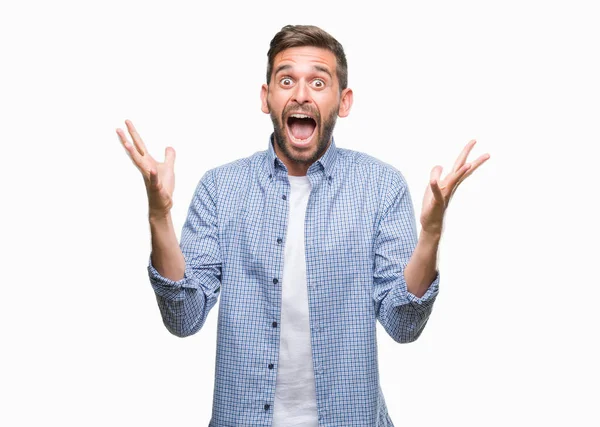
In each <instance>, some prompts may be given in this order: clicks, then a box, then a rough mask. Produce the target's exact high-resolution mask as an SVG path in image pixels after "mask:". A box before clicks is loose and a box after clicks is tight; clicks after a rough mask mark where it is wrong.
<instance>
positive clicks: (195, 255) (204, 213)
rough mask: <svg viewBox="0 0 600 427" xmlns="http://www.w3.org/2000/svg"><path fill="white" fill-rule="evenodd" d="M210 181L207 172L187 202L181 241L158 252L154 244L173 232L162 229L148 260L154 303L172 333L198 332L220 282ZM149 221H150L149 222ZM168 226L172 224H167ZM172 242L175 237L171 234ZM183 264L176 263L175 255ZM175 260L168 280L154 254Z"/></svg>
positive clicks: (189, 333) (211, 184)
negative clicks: (155, 301)
mask: <svg viewBox="0 0 600 427" xmlns="http://www.w3.org/2000/svg"><path fill="white" fill-rule="evenodd" d="M214 189H215V187H214V182H213V180H212V178H211V176H210V174H209V173H207V174H206V175H205V176H204V177H203V179H202V180H201V181H200V183H199V184H198V186H197V188H196V192H195V194H194V197H193V198H192V202H191V203H190V206H189V210H188V215H187V219H186V221H185V224H184V226H183V230H182V233H181V243H180V245H179V246H177V247H173V246H171V247H170V249H169V250H163V251H162V256H159V255H158V254H156V253H155V250H156V249H157V248H158V249H159V250H161V248H164V247H167V246H168V243H169V242H170V243H171V244H172V243H173V240H172V239H173V238H174V233H173V235H171V233H170V232H167V228H168V225H166V226H165V228H164V229H163V230H160V229H159V230H160V231H162V232H164V233H165V235H166V236H167V240H166V241H165V242H161V244H159V245H157V246H156V247H155V246H154V239H155V238H156V237H158V234H157V235H156V236H155V235H154V234H153V251H152V254H151V256H150V260H149V263H148V275H149V278H150V283H151V285H152V287H153V289H154V292H155V294H156V300H157V302H158V307H159V309H160V313H161V315H162V318H163V323H164V324H165V326H166V328H167V329H168V330H169V331H170V332H171V333H172V334H174V335H177V336H179V337H185V336H189V335H192V334H194V333H196V332H198V331H199V330H200V329H201V328H202V326H203V325H204V322H205V321H206V318H207V316H208V313H209V312H210V310H211V309H212V308H213V307H214V305H215V304H216V302H217V300H218V297H219V291H220V285H221V255H220V249H219V241H218V227H217V215H216V205H215V200H214V198H213V195H214ZM152 223H153V221H151V224H152ZM171 229H172V224H171ZM175 242H176V238H175ZM180 256H181V259H183V260H184V261H185V262H184V268H183V269H181V270H179V271H176V270H177V268H181V265H178V264H177V263H178V262H179V261H178V260H179V257H180ZM169 257H170V258H171V259H173V260H174V261H175V262H174V263H173V264H172V268H171V271H173V272H175V273H177V274H174V275H173V276H172V277H173V278H175V279H178V280H172V279H169V278H167V277H164V276H163V275H161V274H160V273H159V266H158V265H156V264H154V259H155V258H156V259H157V260H159V262H164V260H166V259H168V258H169Z"/></svg>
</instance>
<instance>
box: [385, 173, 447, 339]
mask: <svg viewBox="0 0 600 427" xmlns="http://www.w3.org/2000/svg"><path fill="white" fill-rule="evenodd" d="M382 206H383V209H382V216H381V219H380V221H379V224H378V228H377V231H376V233H377V234H376V237H375V249H374V250H375V260H374V277H373V282H374V294H373V299H374V303H375V310H376V315H377V319H379V321H380V323H381V325H382V326H383V328H384V329H385V330H386V332H387V333H388V334H389V335H390V336H391V337H392V338H393V339H394V340H395V341H397V342H399V343H408V342H412V341H414V340H416V339H417V338H418V337H419V336H420V335H421V332H422V331H423V329H424V327H425V325H426V323H427V320H428V319H429V315H430V314H431V310H432V308H433V303H434V301H435V299H436V297H437V295H438V286H439V272H438V273H437V274H436V277H435V279H434V280H433V282H432V283H431V284H430V286H429V288H428V289H427V291H426V292H425V294H424V295H423V296H422V297H420V298H419V297H417V296H415V295H413V294H412V293H411V292H409V291H408V289H407V286H406V281H405V279H404V269H405V268H406V265H407V264H408V261H409V260H410V257H411V256H412V253H413V252H414V250H415V247H416V245H417V230H416V224H415V214H414V210H413V205H412V200H411V197H410V193H409V191H408V186H407V184H406V181H405V180H404V178H403V177H402V175H400V173H399V172H397V174H396V175H394V177H393V178H392V179H391V184H390V187H389V189H388V191H387V193H386V194H385V196H384V200H383V205H382Z"/></svg>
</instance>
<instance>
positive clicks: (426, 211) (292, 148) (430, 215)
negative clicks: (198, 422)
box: [117, 26, 489, 427]
mask: <svg viewBox="0 0 600 427" xmlns="http://www.w3.org/2000/svg"><path fill="white" fill-rule="evenodd" d="M352 97H353V95H352V90H351V89H349V88H348V87H347V64H346V58H345V55H344V51H343V48H342V46H341V45H340V44H339V43H338V42H337V41H336V40H335V39H334V38H333V37H332V36H330V35H329V34H328V33H326V32H325V31H323V30H321V29H319V28H317V27H313V26H286V27H284V28H282V30H281V31H280V32H279V33H277V34H276V35H275V37H274V38H273V40H272V41H271V46H270V49H269V52H268V68H267V83H266V84H263V86H262V91H261V99H262V111H263V112H265V113H267V114H270V116H271V120H272V121H273V128H274V132H273V134H272V135H271V137H270V139H269V144H268V149H267V150H266V151H263V152H259V153H256V154H254V155H252V156H250V157H248V158H245V159H240V160H237V161H235V162H232V163H230V164H227V165H224V166H221V167H218V168H215V169H212V170H210V171H208V172H207V173H206V174H205V175H204V176H203V177H202V179H201V180H200V182H199V184H198V186H197V188H196V191H195V194H194V197H193V199H192V202H191V204H190V207H189V211H188V216H187V220H186V222H185V224H184V226H183V230H182V234H181V243H180V244H179V243H178V242H177V238H176V235H175V232H174V229H173V224H172V220H171V216H170V209H171V207H172V194H173V186H174V173H173V169H174V161H175V151H174V150H173V149H172V148H171V147H167V149H166V152H165V161H164V163H159V162H157V161H156V160H154V159H153V158H152V157H151V156H150V154H149V153H148V152H147V150H146V147H145V145H144V143H143V141H142V139H141V138H140V136H139V135H138V133H137V132H136V130H135V128H134V126H133V124H132V123H131V122H130V121H126V124H127V128H128V131H129V133H130V135H131V138H132V139H133V144H131V143H129V142H128V141H127V137H126V136H125V133H124V132H123V131H122V130H121V129H117V133H118V135H119V138H120V140H121V142H122V143H123V145H124V147H125V148H126V150H127V151H128V153H129V155H130V157H131V159H132V160H133V162H134V164H135V165H136V166H137V167H138V168H139V169H140V171H141V172H142V174H143V176H144V180H145V183H146V189H147V194H148V200H149V220H150V227H151V235H152V253H151V256H150V260H149V265H148V272H149V276H150V281H151V284H152V286H153V288H154V291H155V293H156V297H157V300H158V305H159V307H160V311H161V314H162V317H163V321H164V323H165V325H166V327H167V328H168V329H169V331H171V332H172V333H173V334H175V335H178V336H187V335H191V334H193V333H195V332H197V331H198V330H199V329H200V328H201V327H202V325H203V324H204V322H205V320H206V317H207V315H208V313H209V311H210V310H211V308H212V307H213V306H214V305H215V304H216V302H217V299H218V298H219V296H220V297H221V302H220V309H219V318H218V331H217V336H218V337H217V359H216V371H215V372H216V380H215V390H214V400H213V413H212V419H211V421H210V426H214V427H221V426H223V427H224V426H255V425H265V426H271V425H272V426H277V427H281V426H317V425H320V426H324V425H327V426H392V425H393V424H392V421H391V419H390V417H389V415H388V413H387V408H386V404H385V400H384V397H383V394H382V391H381V388H380V386H379V372H378V362H377V343H376V320H377V319H379V321H380V322H381V324H382V325H383V327H384V328H385V330H386V331H387V332H388V333H389V335H390V336H391V337H392V338H393V339H394V340H396V341H398V342H410V341H413V340H415V339H417V338H418V337H419V335H420V334H421V332H422V330H423V328H424V327H425V324H426V323H427V320H428V317H429V314H430V313H431V310H432V305H433V302H434V300H435V298H436V295H437V293H438V282H439V276H438V273H437V269H436V263H437V251H438V244H439V241H440V238H441V234H442V223H443V216H444V211H445V209H446V208H447V206H448V202H449V200H450V197H451V196H452V194H453V192H454V191H455V190H456V188H457V187H458V185H459V184H460V182H462V181H463V180H464V179H465V178H466V177H467V176H469V175H470V174H471V173H473V171H474V170H475V169H477V167H479V166H480V165H481V164H482V163H483V162H484V161H486V160H487V159H488V158H489V156H488V155H484V156H481V157H479V158H478V159H477V160H476V161H474V162H472V163H467V162H466V159H467V156H468V154H469V152H470V151H471V149H472V148H473V145H474V143H475V141H471V142H470V143H469V144H468V145H467V146H466V147H465V149H464V150H463V151H462V153H461V155H460V156H459V158H458V160H457V161H456V164H455V165H454V169H453V170H452V172H451V173H450V174H448V176H446V177H445V178H444V179H443V180H441V179H440V177H441V167H439V166H436V167H435V168H433V170H432V172H431V180H430V185H429V187H428V189H427V191H426V194H425V198H424V201H423V209H422V213H421V218H420V220H421V226H422V228H421V233H420V235H419V238H418V239H417V236H416V226H415V218H414V211H413V207H412V202H411V197H410V194H409V191H408V188H407V185H406V182H405V180H404V178H403V177H402V175H401V174H400V173H399V172H398V171H397V170H396V169H394V168H393V167H392V166H389V165H387V164H385V163H382V162H380V161H378V160H376V159H374V158H372V157H369V156H367V155H366V154H362V153H359V152H355V151H350V150H345V149H341V148H338V147H337V146H336V145H335V142H334V140H333V136H332V133H333V129H334V126H335V121H336V116H340V117H346V116H347V115H348V113H349V112H350V108H351V107H352Z"/></svg>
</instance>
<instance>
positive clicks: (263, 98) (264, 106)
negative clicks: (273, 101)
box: [260, 84, 270, 114]
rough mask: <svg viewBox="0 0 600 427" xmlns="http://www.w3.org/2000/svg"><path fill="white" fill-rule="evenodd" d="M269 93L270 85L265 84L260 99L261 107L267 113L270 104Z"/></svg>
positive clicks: (261, 89)
mask: <svg viewBox="0 0 600 427" xmlns="http://www.w3.org/2000/svg"><path fill="white" fill-rule="evenodd" d="M268 95H269V86H267V85H266V84H263V85H262V87H261V88H260V100H261V107H260V109H261V110H262V112H263V113H265V114H269V113H270V111H269V104H268V103H267V96H268Z"/></svg>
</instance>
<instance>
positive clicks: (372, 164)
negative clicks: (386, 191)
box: [338, 148, 407, 188]
mask: <svg viewBox="0 0 600 427" xmlns="http://www.w3.org/2000/svg"><path fill="white" fill-rule="evenodd" d="M338 156H339V157H338V160H339V165H338V166H340V167H341V168H342V170H344V171H347V172H348V173H350V174H357V175H363V177H370V178H371V179H372V180H374V183H377V184H379V186H384V187H388V188H389V186H392V187H397V188H406V187H407V183H406V179H405V178H404V175H402V172H400V170H399V169H397V168H396V167H395V166H393V165H391V164H389V163H387V162H384V161H383V160H380V159H378V158H376V157H373V156H371V155H370V154H367V153H364V152H362V151H355V150H349V149H347V148H338Z"/></svg>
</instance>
